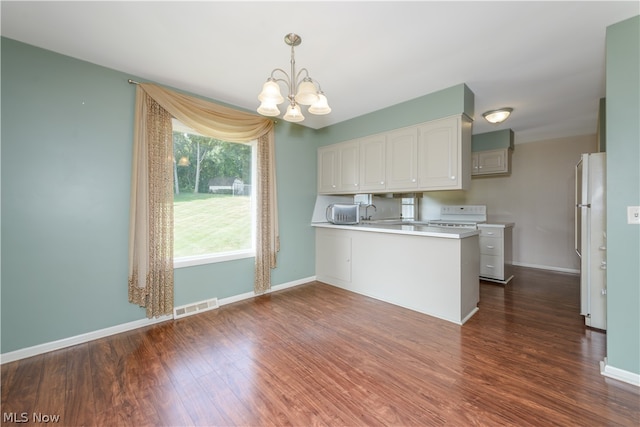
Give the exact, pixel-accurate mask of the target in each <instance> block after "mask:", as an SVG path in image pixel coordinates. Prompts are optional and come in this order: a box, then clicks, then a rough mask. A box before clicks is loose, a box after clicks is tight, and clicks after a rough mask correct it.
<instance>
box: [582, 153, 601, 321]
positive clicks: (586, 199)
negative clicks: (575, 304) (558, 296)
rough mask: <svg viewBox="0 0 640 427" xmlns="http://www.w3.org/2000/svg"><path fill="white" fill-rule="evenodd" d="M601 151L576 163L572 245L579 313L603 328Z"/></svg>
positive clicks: (585, 155) (586, 319) (583, 156)
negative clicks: (576, 259)
mask: <svg viewBox="0 0 640 427" xmlns="http://www.w3.org/2000/svg"><path fill="white" fill-rule="evenodd" d="M605 160H606V158H605V153H593V154H582V155H581V158H580V162H578V164H577V165H576V209H575V248H576V252H577V253H578V256H579V257H580V300H581V301H580V314H581V315H583V316H584V321H585V324H586V325H587V326H590V327H592V328H597V329H603V330H606V329H607V284H606V279H607V274H606V273H607V228H606V194H605V188H606V186H605V178H606V173H605V167H606V166H605V165H606V161H605Z"/></svg>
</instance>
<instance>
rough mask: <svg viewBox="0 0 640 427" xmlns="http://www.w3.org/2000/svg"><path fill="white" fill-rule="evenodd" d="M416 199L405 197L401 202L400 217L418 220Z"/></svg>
mask: <svg viewBox="0 0 640 427" xmlns="http://www.w3.org/2000/svg"><path fill="white" fill-rule="evenodd" d="M416 211H417V209H416V198H415V197H403V198H402V202H401V211H400V217H401V218H402V219H405V220H414V219H416Z"/></svg>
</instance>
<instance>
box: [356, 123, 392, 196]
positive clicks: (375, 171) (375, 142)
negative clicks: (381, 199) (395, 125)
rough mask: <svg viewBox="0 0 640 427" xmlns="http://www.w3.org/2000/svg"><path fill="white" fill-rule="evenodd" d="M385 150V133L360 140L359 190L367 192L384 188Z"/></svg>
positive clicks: (385, 183)
mask: <svg viewBox="0 0 640 427" xmlns="http://www.w3.org/2000/svg"><path fill="white" fill-rule="evenodd" d="M386 150H387V138H386V135H373V136H370V137H366V138H363V139H361V140H360V190H362V191H365V192H369V191H379V190H384V189H385V188H386V185H387V182H386Z"/></svg>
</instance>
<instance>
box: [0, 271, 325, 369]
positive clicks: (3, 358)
mask: <svg viewBox="0 0 640 427" xmlns="http://www.w3.org/2000/svg"><path fill="white" fill-rule="evenodd" d="M314 280H315V276H311V277H307V278H304V279H299V280H294V281H292V282H287V283H283V284H280V285H275V286H272V287H271V289H269V290H268V291H267V292H265V293H271V292H275V291H279V290H282V289H287V288H292V287H294V286H299V285H302V284H305V283H309V282H312V281H314ZM255 296H256V294H255V293H253V292H246V293H244V294H240V295H234V296H232V297H228V298H223V299H221V300H220V301H219V302H218V303H219V305H225V304H231V303H232V302H236V301H241V300H244V299H249V298H253V297H255ZM172 319H173V315H169V316H162V317H158V318H156V319H140V320H135V321H133V322H128V323H123V324H121V325H116V326H111V327H109V328H104V329H99V330H97V331H92V332H87V333H85V334H80V335H76V336H73V337H69V338H63V339H61V340H57V341H51V342H47V343H44V344H38V345H34V346H33V347H27V348H22V349H20V350H15V351H10V352H8V353H3V354H0V364H4V363H9V362H14V361H16V360H20V359H26V358H27V357H32V356H37V355H39V354H43V353H48V352H50V351H54V350H60V349H62V348H66V347H71V346H74V345H78V344H84V343H86V342H89V341H93V340H97V339H99V338H105V337H108V336H110V335H115V334H119V333H122V332H127V331H131V330H133V329H138V328H144V327H145V326H150V325H154V324H156V323H160V322H166V321H167V320H172Z"/></svg>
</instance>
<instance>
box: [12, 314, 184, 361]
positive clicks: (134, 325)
mask: <svg viewBox="0 0 640 427" xmlns="http://www.w3.org/2000/svg"><path fill="white" fill-rule="evenodd" d="M171 319H173V316H172V315H171V316H162V317H158V318H155V319H140V320H134V321H133V322H128V323H123V324H121V325H116V326H111V327H109V328H104V329H98V330H97V331H92V332H87V333H86V334H81V335H76V336H74V337H69V338H63V339H61V340H57V341H51V342H47V343H44V344H38V345H34V346H33V347H27V348H22V349H20V350H15V351H10V352H8V353H3V354H0V364H4V363H9V362H13V361H15V360H20V359H26V358H27V357H32V356H37V355H39V354H43V353H48V352H50V351H54V350H60V349H61V348H66V347H71V346H73V345H78V344H84V343H86V342H89V341H93V340H97V339H98V338H104V337H108V336H110V335H115V334H120V333H122V332H127V331H130V330H132V329H138V328H144V327H145V326H149V325H154V324H156V323H160V322H166V321H167V320H171Z"/></svg>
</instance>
